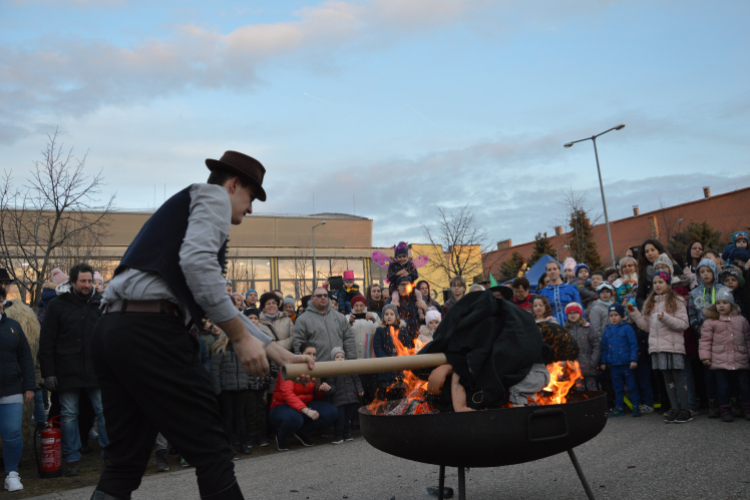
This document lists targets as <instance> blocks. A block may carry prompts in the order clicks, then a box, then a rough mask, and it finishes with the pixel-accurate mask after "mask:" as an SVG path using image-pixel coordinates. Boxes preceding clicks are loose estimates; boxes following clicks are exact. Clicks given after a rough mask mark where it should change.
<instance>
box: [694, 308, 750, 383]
mask: <svg viewBox="0 0 750 500" xmlns="http://www.w3.org/2000/svg"><path fill="white" fill-rule="evenodd" d="M749 349H750V324H748V322H747V320H746V319H745V318H744V317H742V316H741V315H739V314H737V313H735V312H733V313H732V315H731V316H729V317H727V316H722V317H721V318H719V319H707V320H706V321H705V322H704V323H703V332H702V334H701V340H700V345H699V351H700V357H701V360H706V359H710V360H711V369H712V370H750V358H748V350H749Z"/></svg>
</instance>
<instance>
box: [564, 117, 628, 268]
mask: <svg viewBox="0 0 750 500" xmlns="http://www.w3.org/2000/svg"><path fill="white" fill-rule="evenodd" d="M624 128H625V124H622V125H618V126H616V127H612V128H611V129H609V130H605V131H604V132H602V133H601V134H596V135H592V136H591V137H587V138H585V139H579V140H577V141H573V142H569V143H567V144H565V147H566V148H569V147H571V146H572V145H573V144H575V143H577V142H583V141H588V140H590V141H591V142H593V143H594V156H596V171H597V172H598V173H599V189H601V191H602V205H603V206H604V222H605V224H606V225H607V240H608V241H609V258H610V259H611V260H612V267H617V266H616V264H615V249H614V247H613V246H612V231H611V230H610V229H609V215H607V200H606V199H605V198H604V184H603V183H602V169H601V168H600V167H599V152H598V151H597V149H596V138H597V137H599V136H600V135H604V134H606V133H607V132H612V131H613V130H622V129H624Z"/></svg>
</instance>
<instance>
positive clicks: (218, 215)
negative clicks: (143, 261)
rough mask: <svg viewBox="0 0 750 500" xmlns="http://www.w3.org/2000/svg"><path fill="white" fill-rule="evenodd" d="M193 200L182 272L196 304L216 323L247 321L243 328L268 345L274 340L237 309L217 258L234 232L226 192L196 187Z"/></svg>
mask: <svg viewBox="0 0 750 500" xmlns="http://www.w3.org/2000/svg"><path fill="white" fill-rule="evenodd" d="M190 199H191V200H190V216H189V218H188V228H187V231H186V232H185V239H184V241H183V242H182V246H181V247H180V268H181V269H182V273H183V274H184V275H185V280H186V282H187V285H188V287H189V288H190V291H191V292H192V294H193V297H194V298H195V301H196V302H197V303H198V305H199V306H201V308H202V309H203V310H204V311H206V314H207V315H208V317H209V318H211V320H212V321H213V322H215V323H223V322H225V321H229V320H231V319H233V318H234V317H236V316H240V317H241V319H243V320H247V321H243V324H244V325H245V327H246V328H247V329H248V331H249V332H250V333H251V334H252V335H253V336H254V337H256V338H257V339H258V340H260V341H261V342H263V344H264V345H268V343H269V342H271V337H269V336H268V335H266V334H265V333H263V332H262V331H260V329H258V327H256V326H255V325H254V324H253V323H252V322H251V321H250V320H248V319H247V318H246V317H245V316H244V315H241V314H240V312H239V311H238V310H237V308H236V307H234V303H233V302H232V299H231V297H230V296H229V294H228V293H227V291H226V281H225V279H224V276H222V269H221V266H220V265H219V262H218V259H217V258H216V256H217V255H218V253H219V250H220V249H221V247H222V245H224V242H225V241H226V240H227V237H228V236H229V230H230V228H231V214H232V205H231V203H230V201H229V196H228V195H227V192H226V190H225V189H224V188H223V187H221V186H216V185H212V184H195V185H193V187H192V188H191V190H190ZM193 319H194V320H196V321H199V320H200V319H202V318H193Z"/></svg>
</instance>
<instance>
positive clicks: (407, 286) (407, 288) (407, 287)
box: [406, 283, 417, 295]
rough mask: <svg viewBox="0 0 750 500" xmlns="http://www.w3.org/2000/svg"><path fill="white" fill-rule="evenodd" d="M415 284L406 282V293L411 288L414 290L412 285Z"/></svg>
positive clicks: (407, 293)
mask: <svg viewBox="0 0 750 500" xmlns="http://www.w3.org/2000/svg"><path fill="white" fill-rule="evenodd" d="M415 286H417V285H415V284H414V283H407V284H406V295H409V294H410V293H411V291H412V290H414V287H415Z"/></svg>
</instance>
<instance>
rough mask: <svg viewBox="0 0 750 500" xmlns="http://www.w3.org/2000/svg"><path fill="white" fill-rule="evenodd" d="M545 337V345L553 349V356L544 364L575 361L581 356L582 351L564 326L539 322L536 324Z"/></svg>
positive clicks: (550, 322) (549, 322)
mask: <svg viewBox="0 0 750 500" xmlns="http://www.w3.org/2000/svg"><path fill="white" fill-rule="evenodd" d="M536 325H537V326H538V327H539V330H540V331H541V332H542V337H544V343H545V344H547V345H548V346H550V347H551V348H552V351H553V353H552V355H551V356H550V357H548V358H547V359H545V360H544V364H546V365H548V364H550V363H555V362H557V361H575V360H577V359H578V357H579V355H580V349H579V347H578V343H577V342H576V341H575V339H574V338H573V337H572V336H571V335H570V334H569V333H568V332H567V331H566V330H565V328H563V327H562V326H560V325H558V324H557V323H554V322H552V321H539V322H537V324H536Z"/></svg>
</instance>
